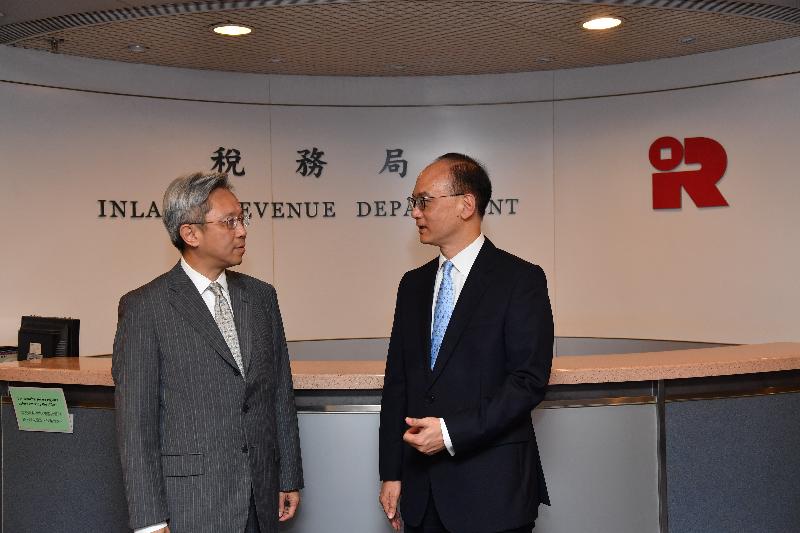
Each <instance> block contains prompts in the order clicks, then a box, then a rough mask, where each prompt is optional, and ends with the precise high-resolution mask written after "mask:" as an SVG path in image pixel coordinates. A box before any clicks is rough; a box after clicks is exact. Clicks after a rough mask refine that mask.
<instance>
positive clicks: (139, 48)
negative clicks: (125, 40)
mask: <svg viewBox="0 0 800 533" xmlns="http://www.w3.org/2000/svg"><path fill="white" fill-rule="evenodd" d="M128 50H130V51H131V52H133V53H135V54H141V53H144V52H147V50H148V48H147V47H146V46H144V45H142V44H135V43H134V44H129V45H128Z"/></svg>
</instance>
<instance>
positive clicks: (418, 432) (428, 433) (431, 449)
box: [403, 416, 444, 455]
mask: <svg viewBox="0 0 800 533" xmlns="http://www.w3.org/2000/svg"><path fill="white" fill-rule="evenodd" d="M406 424H408V425H409V426H411V427H409V428H408V429H407V430H406V432H405V433H404V434H403V440H404V441H406V442H407V443H408V444H410V445H411V446H413V447H414V448H415V449H416V450H417V451H418V452H421V453H424V454H426V455H433V454H435V453H439V452H440V451H442V450H444V438H443V437H442V425H441V423H440V422H439V419H438V418H436V417H433V416H426V417H425V418H406Z"/></svg>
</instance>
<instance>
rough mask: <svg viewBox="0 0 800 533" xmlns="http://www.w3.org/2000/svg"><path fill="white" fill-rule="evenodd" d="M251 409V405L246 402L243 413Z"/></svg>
mask: <svg viewBox="0 0 800 533" xmlns="http://www.w3.org/2000/svg"><path fill="white" fill-rule="evenodd" d="M249 410H250V406H249V405H248V404H244V405H243V406H242V412H243V413H246V412H247V411H249Z"/></svg>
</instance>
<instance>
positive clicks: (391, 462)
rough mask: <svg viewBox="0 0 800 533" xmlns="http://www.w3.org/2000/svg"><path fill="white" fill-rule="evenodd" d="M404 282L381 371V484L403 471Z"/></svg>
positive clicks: (404, 387)
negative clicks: (402, 330)
mask: <svg viewBox="0 0 800 533" xmlns="http://www.w3.org/2000/svg"><path fill="white" fill-rule="evenodd" d="M404 280H405V277H404V278H403V280H401V281H400V286H399V288H398V290H397V301H396V303H395V308H394V320H393V323H392V336H391V338H390V339H389V352H388V354H387V357H386V371H385V372H384V378H383V395H382V397H381V425H380V431H379V444H378V454H379V459H378V471H379V473H380V477H381V480H383V481H396V480H399V479H400V478H401V477H402V470H403V433H404V432H405V428H406V424H405V416H406V383H405V367H404V362H403V339H402V332H401V327H400V317H402V316H403V315H402V312H403V311H402V292H403V285H404V283H403V282H404Z"/></svg>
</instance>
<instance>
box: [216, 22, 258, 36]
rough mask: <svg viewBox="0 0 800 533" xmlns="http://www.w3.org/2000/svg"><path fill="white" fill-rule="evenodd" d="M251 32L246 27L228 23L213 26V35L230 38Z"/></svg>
mask: <svg viewBox="0 0 800 533" xmlns="http://www.w3.org/2000/svg"><path fill="white" fill-rule="evenodd" d="M251 31H253V29H252V28H248V27H247V26H240V25H238V24H232V23H230V22H225V23H223V24H217V25H216V26H214V33H216V34H219V35H228V36H231V37H237V36H239V35H247V34H248V33H250V32H251Z"/></svg>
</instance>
